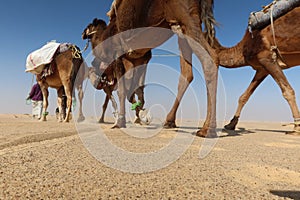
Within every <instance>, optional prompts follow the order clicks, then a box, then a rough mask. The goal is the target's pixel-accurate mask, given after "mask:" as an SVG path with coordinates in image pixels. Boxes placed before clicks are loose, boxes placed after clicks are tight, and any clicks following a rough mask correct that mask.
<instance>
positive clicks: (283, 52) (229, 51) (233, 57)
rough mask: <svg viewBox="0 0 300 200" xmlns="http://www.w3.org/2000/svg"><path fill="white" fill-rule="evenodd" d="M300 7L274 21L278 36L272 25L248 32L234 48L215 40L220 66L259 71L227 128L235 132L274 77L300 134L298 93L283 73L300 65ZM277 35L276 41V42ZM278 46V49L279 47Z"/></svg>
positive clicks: (239, 102) (242, 97) (240, 99)
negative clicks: (249, 106) (265, 83)
mask: <svg viewBox="0 0 300 200" xmlns="http://www.w3.org/2000/svg"><path fill="white" fill-rule="evenodd" d="M299 18H300V7H296V8H294V9H293V10H291V11H289V12H288V13H286V14H285V15H283V16H281V17H280V18H278V19H276V20H275V21H274V30H275V35H273V34H272V26H271V24H270V25H268V26H266V27H265V28H263V29H261V30H254V31H253V32H252V33H250V32H249V31H248V30H247V31H246V33H245V35H244V37H243V39H242V40H241V41H240V42H239V43H238V44H237V45H235V46H233V47H231V48H225V47H223V46H221V45H220V44H219V43H218V41H217V40H216V41H214V48H215V49H216V51H217V54H218V57H219V64H220V65H221V66H223V67H226V68H238V67H243V66H252V68H253V69H254V70H255V71H256V73H255V76H254V78H253V79H252V81H251V83H250V85H249V86H248V88H247V89H246V91H245V92H244V93H243V94H242V95H241V97H240V98H239V101H238V107H237V110H236V112H235V114H234V117H233V118H232V120H231V121H230V123H229V124H227V125H226V126H225V129H228V130H234V129H235V128H236V125H237V123H238V120H239V117H240V115H241V111H242V109H243V107H244V106H245V104H246V103H247V101H248V100H249V98H250V96H251V95H252V94H253V92H254V91H255V89H256V88H257V87H258V86H259V85H260V84H261V83H262V82H263V80H264V79H265V78H266V77H267V76H268V75H271V76H272V78H273V79H274V80H275V81H276V83H277V84H278V86H279V87H280V89H281V91H282V95H283V97H284V98H285V99H286V101H287V102H288V104H289V106H290V109H291V112H292V114H293V118H294V122H295V125H294V132H298V133H299V132H300V113H299V109H298V106H297V103H296V98H295V92H294V90H293V88H292V87H291V85H290V84H289V82H288V80H287V78H286V76H285V75H284V73H283V70H284V69H288V68H291V67H294V66H297V65H299V64H300V38H299V34H300V28H299V27H300V26H299V25H300V24H299V21H298V19H299ZM273 36H275V40H274V39H273ZM276 43H277V47H276Z"/></svg>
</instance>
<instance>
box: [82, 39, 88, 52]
mask: <svg viewBox="0 0 300 200" xmlns="http://www.w3.org/2000/svg"><path fill="white" fill-rule="evenodd" d="M89 43H90V39H88V40H87V42H86V44H85V47H84V48H83V50H82V51H80V53H83V52H85V51H86V50H87V49H88V48H89Z"/></svg>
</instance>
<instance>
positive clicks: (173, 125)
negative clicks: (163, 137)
mask: <svg viewBox="0 0 300 200" xmlns="http://www.w3.org/2000/svg"><path fill="white" fill-rule="evenodd" d="M164 128H166V129H169V128H177V126H176V123H175V121H166V122H165V124H164Z"/></svg>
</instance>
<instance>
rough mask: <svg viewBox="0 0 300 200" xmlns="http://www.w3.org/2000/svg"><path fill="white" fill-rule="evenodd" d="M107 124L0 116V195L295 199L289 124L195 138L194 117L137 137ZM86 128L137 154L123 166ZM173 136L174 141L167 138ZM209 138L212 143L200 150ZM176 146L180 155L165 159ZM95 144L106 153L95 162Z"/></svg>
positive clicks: (298, 193)
mask: <svg viewBox="0 0 300 200" xmlns="http://www.w3.org/2000/svg"><path fill="white" fill-rule="evenodd" d="M110 126H111V124H104V125H101V126H100V125H99V124H96V123H94V125H89V123H86V124H85V123H83V125H82V126H79V127H78V126H75V123H68V124H64V123H58V122H56V120H55V118H54V117H53V116H52V117H51V116H50V117H49V120H48V121H47V122H42V123H41V122H37V121H35V120H33V119H31V118H30V116H28V115H0V133H1V134H0V199H26V198H27V199H300V153H299V152H300V137H297V136H291V135H285V131H288V130H291V129H292V127H291V126H282V124H280V123H266V122H265V123H263V122H259V123H256V122H247V123H246V122H242V123H240V124H239V126H238V127H239V130H238V131H236V132H235V133H234V134H230V135H227V134H226V133H220V136H221V137H219V138H218V139H214V140H208V139H204V138H198V137H194V135H193V133H194V132H195V131H196V128H197V123H193V122H190V121H185V122H181V124H180V126H181V128H178V129H173V130H161V131H158V132H151V130H152V131H153V130H155V129H159V128H157V127H154V128H153V127H151V126H150V127H149V126H148V127H146V128H144V127H137V128H136V129H134V128H133V129H129V130H133V131H132V132H133V134H137V135H130V134H131V133H130V134H127V133H126V131H125V130H111V129H110V128H109V127H110ZM76 127H77V129H76ZM89 127H101V130H102V132H103V133H104V134H102V133H101V134H102V135H105V137H103V138H105V139H106V140H107V139H108V140H109V141H110V144H111V145H113V146H117V147H119V149H123V152H125V153H129V154H130V153H131V154H130V155H135V154H141V155H143V156H142V157H143V158H142V159H140V158H136V159H137V160H136V162H134V161H133V160H131V158H128V160H127V161H126V160H125V164H122V162H124V159H123V157H122V156H120V155H121V154H118V156H114V154H111V151H110V149H109V147H108V146H110V145H108V146H105V145H103V146H102V147H99V149H97V147H95V146H93V145H97V143H93V142H95V141H96V139H95V138H96V135H97V134H96V135H95V134H93V128H89ZM78 130H79V131H78ZM148 130H150V132H149V133H151V134H153V135H151V137H147V135H145V133H148V132H147V131H148ZM127 132H128V131H127ZM129 132H130V131H129ZM138 133H141V135H143V134H144V135H143V136H141V137H139V136H138ZM154 133H155V134H154ZM101 134H100V135H101ZM98 135H99V134H98ZM89 138H90V139H91V140H88V139H89ZM174 138H179V140H176V142H175V143H172V141H174ZM181 138H182V139H181ZM189 139H192V140H189ZM187 141H191V142H190V143H188V142H187ZM187 144H188V145H187ZM207 144H209V145H208V147H213V148H212V150H211V151H207V152H204V154H203V151H201V149H202V150H203V148H204V147H205V145H207ZM212 144H214V145H212ZM89 145H90V146H89ZM172 145H173V146H172ZM166 147H171V149H172V148H173V150H174V151H173V152H174V153H173V152H171V153H170V152H164V153H162V154H160V156H161V157H158V158H156V159H157V160H151V159H153V158H152V157H151V158H150V157H149V154H151V152H152V153H153V155H155V154H156V153H157V152H162V150H163V149H165V148H166ZM181 147H186V150H185V151H184V152H183V154H182V155H179V156H178V159H175V160H171V161H170V160H168V159H169V158H174V155H175V154H176V153H177V150H178V149H182V148H181ZM93 148H94V150H95V151H99V153H100V154H99V155H100V156H102V157H103V155H109V156H107V157H105V156H104V157H105V158H104V160H103V161H102V162H101V158H99V157H97V155H95V154H94V152H93V151H91V149H93ZM100 151H101V152H100ZM105 151H107V152H105ZM178 151H179V150H178ZM103 152H105V153H103ZM149 152H150V153H149ZM199 152H200V153H199ZM201 152H202V154H201ZM101 153H103V154H101ZM206 153H207V155H206ZM205 155H206V156H205ZM96 158H97V159H96ZM109 159H110V160H109ZM122 159H123V160H122ZM143 159H144V160H143ZM110 161H113V162H112V163H113V164H116V165H115V167H111V166H109V165H110V164H107V163H109V162H110ZM167 161H170V162H169V163H168V164H166V165H164V166H163V167H160V162H167ZM120 163H121V164H120ZM149 163H150V164H149ZM118 164H120V165H118ZM150 165H151V166H150ZM137 166H138V167H137ZM151 167H154V168H151ZM155 167H156V168H155ZM157 168H158V169H157ZM149 169H152V171H151V170H150V171H149ZM128 171H130V172H128ZM135 172H137V173H135ZM143 172H144V173H143Z"/></svg>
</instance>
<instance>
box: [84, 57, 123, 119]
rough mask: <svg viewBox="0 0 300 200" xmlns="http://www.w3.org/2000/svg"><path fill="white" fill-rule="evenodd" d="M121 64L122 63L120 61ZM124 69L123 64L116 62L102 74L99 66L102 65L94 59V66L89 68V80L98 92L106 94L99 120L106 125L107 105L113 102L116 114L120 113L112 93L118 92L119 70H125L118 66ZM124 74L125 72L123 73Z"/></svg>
mask: <svg viewBox="0 0 300 200" xmlns="http://www.w3.org/2000/svg"><path fill="white" fill-rule="evenodd" d="M119 62H121V61H119ZM120 65H121V67H123V64H122V63H119V64H118V63H117V61H116V62H114V63H112V64H111V65H110V66H108V67H107V68H106V69H105V71H104V72H100V71H99V70H100V69H99V66H100V63H98V62H97V59H94V61H93V66H94V67H90V68H89V75H88V78H89V79H90V81H91V83H92V85H93V86H94V88H95V89H97V90H103V91H104V92H105V94H106V97H105V101H104V104H103V106H102V114H101V117H100V119H99V121H98V122H99V123H104V116H105V111H106V109H107V104H108V102H109V100H111V102H112V106H113V108H114V114H117V112H118V110H117V109H118V107H117V103H116V101H115V99H114V97H113V95H112V92H113V91H114V90H116V89H117V88H116V87H117V77H116V75H115V74H116V73H115V72H117V71H118V70H124V69H123V68H118V66H120ZM121 73H124V72H121Z"/></svg>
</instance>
